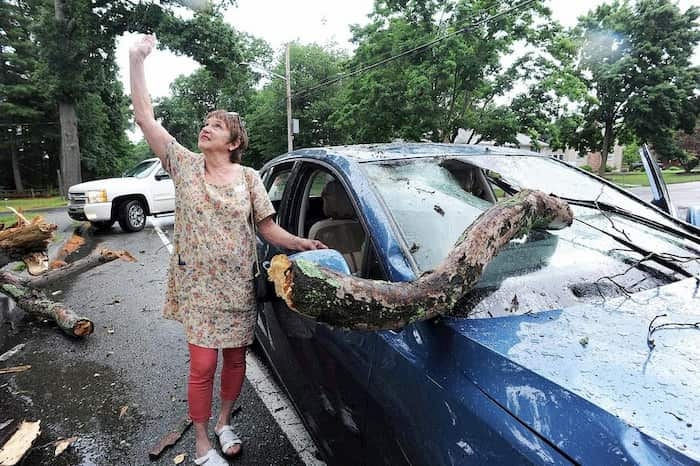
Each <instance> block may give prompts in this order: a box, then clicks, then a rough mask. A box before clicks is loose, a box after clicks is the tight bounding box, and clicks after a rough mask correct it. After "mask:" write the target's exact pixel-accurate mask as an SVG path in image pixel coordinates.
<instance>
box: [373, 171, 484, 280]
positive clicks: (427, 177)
mask: <svg viewBox="0 0 700 466" xmlns="http://www.w3.org/2000/svg"><path fill="white" fill-rule="evenodd" d="M364 168H365V169H366V171H367V173H368V175H369V176H370V178H371V179H372V180H373V181H374V183H375V185H376V186H377V187H378V189H379V191H381V193H382V196H383V197H384V201H385V202H386V203H387V205H388V206H389V209H390V210H391V213H392V215H393V216H394V217H395V218H396V220H397V222H398V223H399V224H400V225H401V229H402V232H403V235H404V238H405V240H406V244H407V246H408V247H409V248H410V250H411V252H412V254H413V257H414V259H415V261H416V263H417V264H418V266H419V268H420V269H421V270H429V269H431V268H432V267H433V266H434V265H436V264H437V263H438V262H439V261H440V260H441V259H442V257H444V255H445V254H446V253H447V251H449V250H450V249H451V248H452V247H453V246H454V244H455V242H456V241H457V239H459V236H460V235H461V234H462V232H463V231H464V230H465V229H466V228H467V227H468V226H469V225H471V223H472V222H473V221H474V220H475V219H476V217H478V216H479V215H480V214H481V213H482V212H483V211H484V210H486V209H488V208H489V207H490V206H491V203H490V202H488V201H486V200H484V199H481V198H479V197H477V196H476V195H474V194H472V193H471V192H469V191H467V190H465V188H464V187H463V185H464V184H465V183H466V180H464V179H462V180H460V179H459V178H458V174H457V173H456V172H455V173H453V172H451V171H450V170H448V169H447V168H445V167H441V166H440V165H438V164H436V163H435V162H434V161H432V160H428V161H417V162H414V163H398V164H397V163H392V164H367V165H364ZM436 232H440V234H435V233H436Z"/></svg>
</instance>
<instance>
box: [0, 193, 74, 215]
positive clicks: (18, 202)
mask: <svg viewBox="0 0 700 466" xmlns="http://www.w3.org/2000/svg"><path fill="white" fill-rule="evenodd" d="M65 205H68V203H67V202H66V200H65V199H63V198H62V197H61V196H54V197H25V198H21V199H3V198H0V215H2V214H6V213H11V212H10V211H9V210H7V209H6V208H5V207H13V208H15V209H17V210H19V209H22V210H24V211H27V210H32V209H47V208H50V207H63V206H65Z"/></svg>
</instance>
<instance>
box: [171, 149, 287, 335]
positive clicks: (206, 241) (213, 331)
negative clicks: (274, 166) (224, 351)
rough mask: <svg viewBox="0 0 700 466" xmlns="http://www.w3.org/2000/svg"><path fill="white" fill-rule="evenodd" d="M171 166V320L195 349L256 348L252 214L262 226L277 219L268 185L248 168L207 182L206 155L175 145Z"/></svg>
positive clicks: (172, 150) (172, 151)
mask: <svg viewBox="0 0 700 466" xmlns="http://www.w3.org/2000/svg"><path fill="white" fill-rule="evenodd" d="M164 168H165V169H166V170H167V171H168V172H169V173H170V176H171V177H172V179H173V182H174V183H175V231H174V234H173V246H174V250H173V254H172V256H171V258H170V267H169V270H168V286H167V292H166V300H165V307H164V309H163V314H164V316H165V317H166V318H168V319H174V320H177V321H180V322H182V324H183V325H184V327H185V331H186V333H187V341H188V342H189V343H192V344H194V345H197V346H203V347H206V348H237V347H241V346H247V345H250V344H251V343H252V342H253V331H254V327H255V320H256V303H255V294H254V292H253V266H254V261H255V256H254V251H253V244H254V243H253V230H252V227H251V225H250V209H251V205H252V206H253V212H254V217H255V222H256V223H257V222H260V221H261V220H263V219H264V218H266V217H268V216H270V215H272V214H274V213H275V209H274V207H273V206H272V203H271V202H270V198H269V197H268V195H267V192H266V191H265V187H264V186H263V184H262V181H261V180H260V177H259V176H258V174H257V172H255V170H253V169H252V168H248V167H243V166H241V168H242V170H241V171H240V172H239V173H240V174H239V175H238V176H237V178H236V179H235V180H234V181H232V182H231V183H229V184H227V185H225V186H219V185H214V184H211V183H208V182H206V180H205V178H204V156H203V155H202V154H195V153H194V152H191V151H189V150H187V149H185V148H184V147H182V146H181V145H180V144H178V143H177V142H176V141H174V140H173V141H172V142H171V143H170V144H169V145H168V148H167V150H166V156H165V164H164ZM251 196H252V202H251Z"/></svg>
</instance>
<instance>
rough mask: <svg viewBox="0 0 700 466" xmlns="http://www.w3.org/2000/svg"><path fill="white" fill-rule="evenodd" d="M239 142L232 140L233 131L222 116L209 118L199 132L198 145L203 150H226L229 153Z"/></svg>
mask: <svg viewBox="0 0 700 466" xmlns="http://www.w3.org/2000/svg"><path fill="white" fill-rule="evenodd" d="M238 144H239V142H238V141H236V142H231V131H230V130H229V129H228V128H227V127H226V123H225V122H224V120H222V119H220V118H215V117H211V118H208V119H207V121H206V123H205V124H204V126H203V127H202V130H201V131H200V132H199V140H198V141H197V147H199V150H201V151H202V152H205V153H206V152H222V151H224V152H226V153H229V152H231V151H232V150H234V149H235V148H236V147H238Z"/></svg>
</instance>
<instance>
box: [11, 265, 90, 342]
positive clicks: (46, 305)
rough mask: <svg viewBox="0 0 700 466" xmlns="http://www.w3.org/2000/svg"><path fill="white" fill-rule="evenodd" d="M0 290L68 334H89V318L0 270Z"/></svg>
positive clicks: (28, 311)
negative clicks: (54, 323)
mask: <svg viewBox="0 0 700 466" xmlns="http://www.w3.org/2000/svg"><path fill="white" fill-rule="evenodd" d="M0 291H1V292H2V293H4V294H6V295H8V296H9V297H11V298H12V299H13V300H14V301H15V303H17V306H19V307H20V308H21V309H23V310H24V311H25V312H27V313H29V314H31V315H32V316H34V317H38V318H40V319H50V320H53V321H54V322H56V324H57V325H58V326H59V327H60V328H61V330H63V331H64V332H65V333H67V334H68V335H70V336H73V337H84V336H87V335H90V334H91V333H92V332H93V330H94V325H93V323H92V321H90V319H87V318H85V317H80V316H78V315H77V314H76V313H75V312H73V311H72V310H71V309H69V308H67V307H65V306H64V305H63V303H57V302H55V301H53V300H51V299H49V298H48V297H47V296H46V295H45V294H44V293H43V292H41V291H40V290H37V289H35V288H30V287H28V286H26V285H24V284H23V283H22V281H21V280H20V279H19V278H17V277H15V276H13V275H12V274H10V273H8V272H0Z"/></svg>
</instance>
